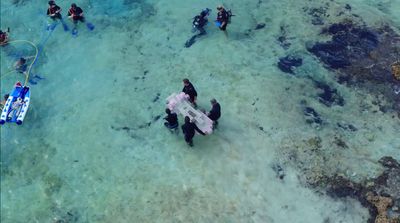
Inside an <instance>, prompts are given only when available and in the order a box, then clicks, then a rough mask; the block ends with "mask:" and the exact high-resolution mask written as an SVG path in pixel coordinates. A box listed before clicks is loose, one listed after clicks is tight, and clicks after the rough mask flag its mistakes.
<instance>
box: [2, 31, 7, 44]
mask: <svg viewBox="0 0 400 223" xmlns="http://www.w3.org/2000/svg"><path fill="white" fill-rule="evenodd" d="M7 43H8V34H7V32H3V30H0V46H3V45H6V44H7Z"/></svg>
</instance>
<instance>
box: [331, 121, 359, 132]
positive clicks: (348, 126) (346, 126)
mask: <svg viewBox="0 0 400 223" xmlns="http://www.w3.org/2000/svg"><path fill="white" fill-rule="evenodd" d="M336 124H337V126H338V127H339V128H341V129H343V130H346V131H352V132H355V131H357V130H358V129H357V128H356V127H355V126H354V125H352V124H341V123H336Z"/></svg>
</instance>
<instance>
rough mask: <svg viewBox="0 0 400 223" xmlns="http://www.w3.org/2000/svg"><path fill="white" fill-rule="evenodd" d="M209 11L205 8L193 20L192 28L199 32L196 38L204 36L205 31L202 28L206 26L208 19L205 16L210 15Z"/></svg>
mask: <svg viewBox="0 0 400 223" xmlns="http://www.w3.org/2000/svg"><path fill="white" fill-rule="evenodd" d="M210 12H211V9H209V8H206V9H204V10H203V11H201V13H200V14H199V15H196V16H195V17H194V18H193V28H195V29H197V30H199V32H200V33H199V34H198V36H201V35H205V34H206V30H205V29H204V26H205V25H207V23H208V19H207V16H208V15H209V14H210Z"/></svg>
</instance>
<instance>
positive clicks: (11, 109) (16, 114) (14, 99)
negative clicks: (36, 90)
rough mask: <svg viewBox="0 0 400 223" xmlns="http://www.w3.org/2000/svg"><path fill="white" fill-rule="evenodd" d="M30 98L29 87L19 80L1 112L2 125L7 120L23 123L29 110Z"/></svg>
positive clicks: (18, 123)
mask: <svg viewBox="0 0 400 223" xmlns="http://www.w3.org/2000/svg"><path fill="white" fill-rule="evenodd" d="M30 99H31V91H30V90H29V87H28V86H22V84H21V83H20V82H17V83H16V84H15V85H14V89H13V91H12V92H11V94H10V96H8V98H7V100H6V102H5V105H4V108H3V111H2V112H1V117H0V125H3V124H4V123H6V122H15V123H17V125H21V124H22V122H23V121H24V118H25V116H26V113H27V111H28V108H29V103H30Z"/></svg>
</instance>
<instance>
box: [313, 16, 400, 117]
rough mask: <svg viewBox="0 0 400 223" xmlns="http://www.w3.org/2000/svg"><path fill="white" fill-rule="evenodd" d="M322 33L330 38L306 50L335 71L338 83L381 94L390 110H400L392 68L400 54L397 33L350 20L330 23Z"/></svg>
mask: <svg viewBox="0 0 400 223" xmlns="http://www.w3.org/2000/svg"><path fill="white" fill-rule="evenodd" d="M321 34H322V35H329V36H331V40H330V41H327V42H320V43H315V44H314V45H312V46H310V47H307V48H308V51H309V52H311V53H312V54H314V55H315V56H317V57H318V58H319V59H320V60H321V61H322V62H323V63H324V64H325V65H326V66H327V67H328V68H330V69H334V70H337V71H338V72H336V75H337V80H338V82H339V83H345V84H349V85H355V86H358V87H362V88H365V89H368V91H370V92H371V93H374V92H376V93H377V94H378V93H379V94H383V95H384V96H385V98H386V99H387V100H388V101H389V103H390V104H391V107H390V109H394V110H398V111H399V112H400V97H398V95H397V94H396V91H394V90H393V89H395V88H396V86H399V85H400V82H399V81H398V80H396V76H395V75H394V74H393V67H392V65H393V64H394V63H395V62H396V61H397V60H398V58H399V55H400V35H399V34H397V33H396V32H395V31H394V30H393V29H391V28H390V27H389V26H383V27H379V28H372V27H367V26H365V25H358V24H355V23H354V22H352V21H349V20H347V21H344V22H341V23H335V24H332V25H330V26H328V27H326V28H325V29H323V31H322V33H321Z"/></svg>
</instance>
